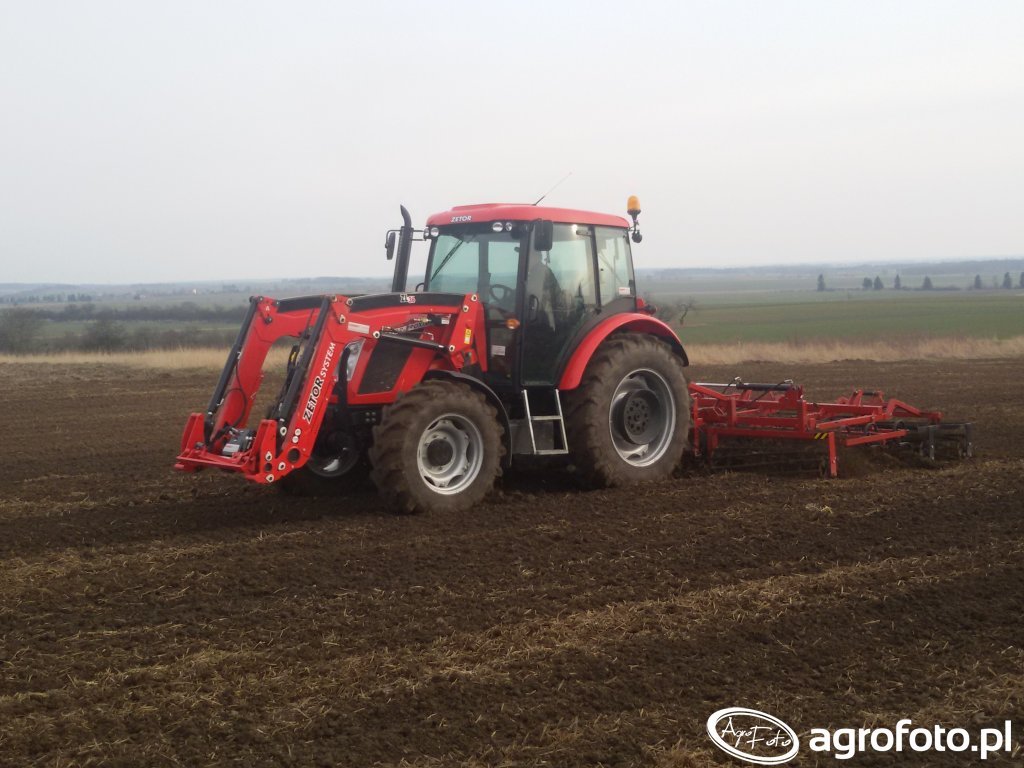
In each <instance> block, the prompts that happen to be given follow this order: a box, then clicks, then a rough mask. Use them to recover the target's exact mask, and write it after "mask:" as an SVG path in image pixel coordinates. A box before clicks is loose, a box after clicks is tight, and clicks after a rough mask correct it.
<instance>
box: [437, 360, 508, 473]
mask: <svg viewBox="0 0 1024 768" xmlns="http://www.w3.org/2000/svg"><path fill="white" fill-rule="evenodd" d="M430 379H447V380H450V381H456V382H459V383H460V384H465V385H467V386H469V387H472V388H473V389H475V390H476V391H477V392H480V393H481V394H482V395H483V396H484V397H486V398H487V402H488V403H490V404H491V405H493V406H494V408H495V410H496V411H497V412H498V420H499V421H500V423H501V440H502V442H503V443H504V444H505V455H504V456H503V457H502V459H501V465H502V467H504V468H505V469H508V468H509V466H511V464H512V426H511V424H510V423H509V420H508V411H506V410H505V404H504V403H502V402H501V398H500V397H498V395H497V393H496V392H495V391H494V390H493V389H491V388H490V387H489V386H487V385H486V384H485V383H484V382H482V381H480V379H478V378H476V377H475V376H470V375H469V374H467V373H459V372H458V371H446V370H441V369H434V370H431V371H427V373H426V375H425V376H424V377H423V380H424V381H429V380H430Z"/></svg>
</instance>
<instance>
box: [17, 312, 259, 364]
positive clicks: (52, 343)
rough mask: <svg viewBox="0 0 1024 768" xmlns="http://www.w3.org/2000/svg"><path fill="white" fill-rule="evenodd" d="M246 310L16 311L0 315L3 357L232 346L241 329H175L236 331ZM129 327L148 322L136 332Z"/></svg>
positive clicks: (135, 329)
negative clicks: (77, 327) (194, 324)
mask: <svg viewBox="0 0 1024 768" xmlns="http://www.w3.org/2000/svg"><path fill="white" fill-rule="evenodd" d="M245 311H246V308H245V307H200V306H198V305H196V304H194V303H193V302H186V303H184V304H177V305H168V306H149V307H131V308H128V309H113V308H102V309H97V308H96V307H95V306H94V305H92V304H69V305H67V306H65V307H63V308H62V309H33V308H28V307H23V306H19V307H14V308H11V309H3V310H0V352H7V353H14V354H28V353H34V352H64V351H89V352H119V351H141V350H147V349H178V348H181V347H209V346H217V347H220V346H229V345H230V344H231V342H232V341H234V338H235V336H236V334H237V330H236V329H196V328H188V327H185V328H182V327H174V324H176V323H182V322H189V321H202V322H212V323H223V324H225V325H231V326H235V325H237V324H238V323H240V322H241V321H242V319H243V318H244V316H245ZM71 322H75V323H82V322H84V323H85V327H84V329H83V330H81V331H80V332H75V331H74V330H71V329H70V328H69V329H68V330H66V331H65V332H64V333H63V334H60V333H59V332H58V333H56V334H55V333H46V334H44V330H49V329H47V328H46V326H47V324H48V323H55V324H57V325H56V327H57V329H58V331H59V327H60V324H61V323H71ZM127 323H143V324H140V325H135V326H134V327H132V326H129V325H127Z"/></svg>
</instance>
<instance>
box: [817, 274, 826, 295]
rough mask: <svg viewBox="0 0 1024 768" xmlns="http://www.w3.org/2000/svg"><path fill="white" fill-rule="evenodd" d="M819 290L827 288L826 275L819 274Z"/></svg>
mask: <svg viewBox="0 0 1024 768" xmlns="http://www.w3.org/2000/svg"><path fill="white" fill-rule="evenodd" d="M818 290H819V291H824V290H825V275H818Z"/></svg>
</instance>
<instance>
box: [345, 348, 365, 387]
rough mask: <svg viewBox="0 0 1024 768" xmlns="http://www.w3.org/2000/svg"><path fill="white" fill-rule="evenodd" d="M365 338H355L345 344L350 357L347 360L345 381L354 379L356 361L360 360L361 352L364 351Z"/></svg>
mask: <svg viewBox="0 0 1024 768" xmlns="http://www.w3.org/2000/svg"><path fill="white" fill-rule="evenodd" d="M364 341H365V339H354V340H353V341H350V342H349V343H348V344H346V345H345V351H346V352H348V359H347V360H346V362H345V381H352V374H354V373H355V372H356V363H358V362H359V353H360V352H362V351H363V342H364Z"/></svg>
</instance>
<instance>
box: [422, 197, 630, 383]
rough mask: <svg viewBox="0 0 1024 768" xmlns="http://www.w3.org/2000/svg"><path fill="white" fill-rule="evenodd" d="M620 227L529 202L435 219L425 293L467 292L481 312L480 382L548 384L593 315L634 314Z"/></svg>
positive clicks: (625, 238)
mask: <svg viewBox="0 0 1024 768" xmlns="http://www.w3.org/2000/svg"><path fill="white" fill-rule="evenodd" d="M630 232H631V228H630V225H629V223H628V222H627V221H626V220H625V219H623V218H621V217H619V216H610V215H604V214H595V213H591V212H587V211H577V210H570V209H563V208H540V207H536V206H529V205H474V206H460V207H457V208H452V209H451V210H449V211H445V212H444V213H439V214H435V215H434V216H431V217H430V218H429V219H428V221H427V226H426V227H425V228H424V230H423V237H424V239H426V240H428V241H429V242H430V253H429V256H428V260H427V268H426V273H425V275H424V279H423V282H422V283H420V284H419V285H418V286H417V288H418V289H422V290H424V291H427V292H431V293H436V292H451V293H460V294H462V293H475V294H477V295H478V296H479V297H480V300H481V302H482V303H483V306H484V308H485V316H486V325H487V334H488V340H487V342H488V343H487V365H486V379H487V381H488V383H489V384H490V385H491V386H492V387H494V388H496V389H510V390H519V389H521V388H522V387H538V386H539V387H544V386H547V387H551V386H555V385H556V384H557V382H558V377H559V375H560V374H561V372H562V369H563V368H564V366H565V363H566V362H567V360H568V357H569V355H570V353H571V352H572V350H573V349H575V347H576V346H577V344H576V340H577V339H578V337H580V336H585V335H586V334H587V332H588V331H589V330H590V329H591V328H593V327H594V326H595V325H596V324H597V323H599V322H600V321H601V320H602V319H604V318H606V317H608V316H610V315H613V314H616V313H622V312H636V311H637V298H636V283H635V280H634V275H633V260H632V254H631V252H630Z"/></svg>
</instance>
